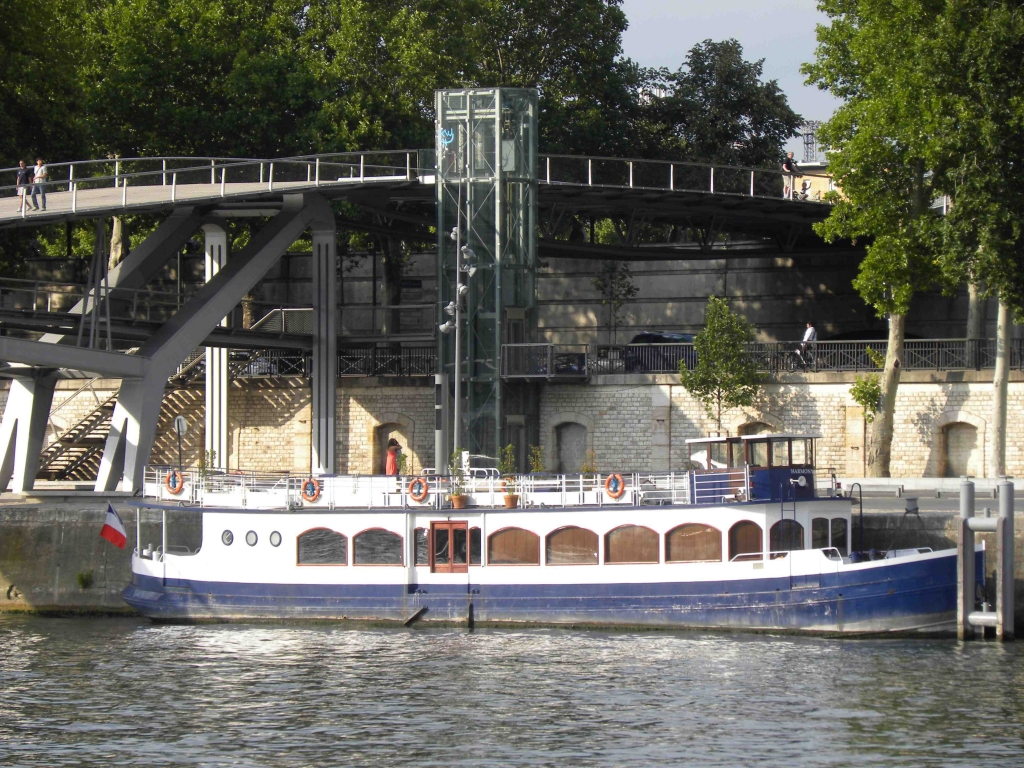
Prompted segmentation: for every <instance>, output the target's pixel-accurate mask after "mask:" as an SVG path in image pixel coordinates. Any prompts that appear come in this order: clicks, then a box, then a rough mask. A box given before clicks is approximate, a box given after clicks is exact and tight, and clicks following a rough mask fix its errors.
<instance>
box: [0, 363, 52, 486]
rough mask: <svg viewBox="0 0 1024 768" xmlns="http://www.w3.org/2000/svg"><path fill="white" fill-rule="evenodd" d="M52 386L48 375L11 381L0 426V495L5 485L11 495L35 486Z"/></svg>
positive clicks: (48, 413)
mask: <svg viewBox="0 0 1024 768" xmlns="http://www.w3.org/2000/svg"><path fill="white" fill-rule="evenodd" d="M56 383H57V379H56V377H55V376H52V375H51V376H40V377H30V376H24V377H17V378H14V379H11V389H10V392H9V393H8V396H7V405H6V406H5V408H4V418H3V422H2V423H0V491H3V490H5V489H6V488H7V484H8V483H10V484H11V490H12V491H14V492H15V493H22V492H24V491H29V490H32V488H33V486H34V485H35V482H36V472H38V471H39V454H40V453H41V452H42V450H43V439H44V438H45V437H46V423H47V421H48V420H49V418H50V406H51V404H52V403H53V388H54V385H55V384H56Z"/></svg>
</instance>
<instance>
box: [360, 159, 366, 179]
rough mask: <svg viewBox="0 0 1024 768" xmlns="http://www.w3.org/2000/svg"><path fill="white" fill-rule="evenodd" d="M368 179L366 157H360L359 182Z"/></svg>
mask: <svg viewBox="0 0 1024 768" xmlns="http://www.w3.org/2000/svg"><path fill="white" fill-rule="evenodd" d="M365 178H366V155H360V156H359V180H360V181H362V180H363V179H365Z"/></svg>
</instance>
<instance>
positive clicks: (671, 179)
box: [668, 163, 676, 192]
mask: <svg viewBox="0 0 1024 768" xmlns="http://www.w3.org/2000/svg"><path fill="white" fill-rule="evenodd" d="M668 188H669V190H671V191H672V192H675V191H676V167H675V165H673V164H672V163H669V165H668Z"/></svg>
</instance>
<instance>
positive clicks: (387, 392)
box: [338, 379, 434, 474]
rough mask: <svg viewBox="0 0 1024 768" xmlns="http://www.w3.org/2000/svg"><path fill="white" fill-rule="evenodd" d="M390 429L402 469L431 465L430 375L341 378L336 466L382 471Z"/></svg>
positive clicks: (344, 470) (353, 471)
mask: <svg viewBox="0 0 1024 768" xmlns="http://www.w3.org/2000/svg"><path fill="white" fill-rule="evenodd" d="M389 435H394V436H395V438H396V439H397V440H398V442H399V444H400V445H401V446H402V450H403V453H404V454H405V456H406V459H407V462H408V465H407V471H409V472H410V473H417V472H419V471H420V470H421V469H423V467H432V466H433V465H434V387H433V380H432V379H431V380H427V379H423V380H422V381H419V380H415V379H414V380H410V381H408V382H401V381H398V380H387V379H384V380H380V379H358V380H357V379H345V380H343V381H342V382H341V383H340V386H339V388H338V472H342V473H351V474H372V473H374V472H381V471H382V469H383V463H382V462H383V456H384V449H385V448H386V446H387V437H388V436H389Z"/></svg>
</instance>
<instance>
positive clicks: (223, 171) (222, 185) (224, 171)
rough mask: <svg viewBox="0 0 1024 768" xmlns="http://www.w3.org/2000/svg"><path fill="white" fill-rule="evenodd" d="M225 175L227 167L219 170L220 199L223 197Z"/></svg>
mask: <svg viewBox="0 0 1024 768" xmlns="http://www.w3.org/2000/svg"><path fill="white" fill-rule="evenodd" d="M227 175H228V169H227V167H224V168H221V169H220V196H221V197H224V179H225V178H226V177H227Z"/></svg>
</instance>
